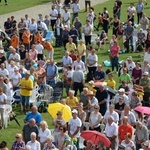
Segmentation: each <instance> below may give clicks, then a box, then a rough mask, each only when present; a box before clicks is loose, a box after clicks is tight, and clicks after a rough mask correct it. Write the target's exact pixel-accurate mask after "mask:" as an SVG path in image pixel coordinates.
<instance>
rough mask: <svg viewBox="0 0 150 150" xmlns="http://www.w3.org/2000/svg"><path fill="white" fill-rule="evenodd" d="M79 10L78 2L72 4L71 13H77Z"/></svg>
mask: <svg viewBox="0 0 150 150" xmlns="http://www.w3.org/2000/svg"><path fill="white" fill-rule="evenodd" d="M79 10H80V5H79V4H73V5H72V11H73V13H78V12H79Z"/></svg>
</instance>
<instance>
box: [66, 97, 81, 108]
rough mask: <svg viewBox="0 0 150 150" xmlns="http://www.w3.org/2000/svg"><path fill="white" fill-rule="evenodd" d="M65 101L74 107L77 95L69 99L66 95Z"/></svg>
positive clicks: (76, 102)
mask: <svg viewBox="0 0 150 150" xmlns="http://www.w3.org/2000/svg"><path fill="white" fill-rule="evenodd" d="M66 103H67V105H68V106H70V107H75V106H77V104H78V99H77V97H73V98H72V99H70V98H69V97H67V98H66Z"/></svg>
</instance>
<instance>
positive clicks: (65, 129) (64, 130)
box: [59, 126, 67, 132]
mask: <svg viewBox="0 0 150 150" xmlns="http://www.w3.org/2000/svg"><path fill="white" fill-rule="evenodd" d="M60 128H63V132H66V131H67V128H66V127H65V126H59V129H60Z"/></svg>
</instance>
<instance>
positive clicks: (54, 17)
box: [50, 5, 58, 31]
mask: <svg viewBox="0 0 150 150" xmlns="http://www.w3.org/2000/svg"><path fill="white" fill-rule="evenodd" d="M50 17H51V18H50V20H51V26H52V30H53V31H54V25H55V23H56V20H57V17H58V11H57V10H56V9H55V5H52V9H51V11H50Z"/></svg>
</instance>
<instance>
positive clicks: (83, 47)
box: [78, 44, 86, 56]
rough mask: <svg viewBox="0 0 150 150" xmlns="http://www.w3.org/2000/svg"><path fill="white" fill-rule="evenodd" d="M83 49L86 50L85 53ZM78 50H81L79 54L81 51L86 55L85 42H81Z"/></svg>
mask: <svg viewBox="0 0 150 150" xmlns="http://www.w3.org/2000/svg"><path fill="white" fill-rule="evenodd" d="M83 51H84V53H83ZM78 52H79V54H81V53H83V56H85V55H86V46H85V44H82V45H81V44H79V45H78Z"/></svg>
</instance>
